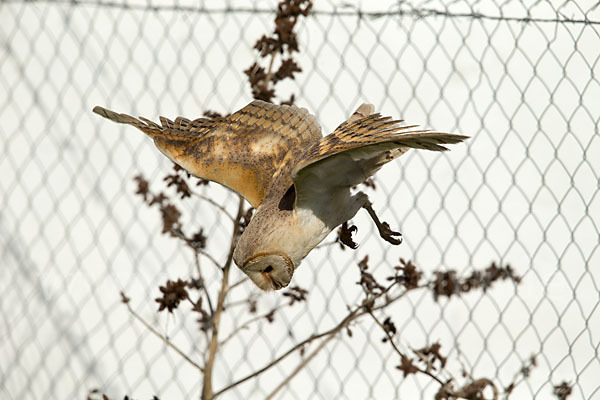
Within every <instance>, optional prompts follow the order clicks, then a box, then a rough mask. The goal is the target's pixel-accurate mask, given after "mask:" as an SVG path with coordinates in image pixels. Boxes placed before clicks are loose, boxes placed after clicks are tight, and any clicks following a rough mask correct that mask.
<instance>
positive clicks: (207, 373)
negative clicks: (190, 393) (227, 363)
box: [202, 196, 244, 400]
mask: <svg viewBox="0 0 600 400" xmlns="http://www.w3.org/2000/svg"><path fill="white" fill-rule="evenodd" d="M243 215H244V198H243V197H242V196H239V205H238V212H237V216H236V218H235V220H234V221H233V222H234V223H233V230H232V233H231V243H230V244H229V254H228V255H227V261H225V264H224V265H223V278H222V281H221V289H220V290H219V295H218V297H217V307H216V309H215V313H214V316H213V324H212V336H211V338H210V344H209V347H208V358H207V361H206V364H205V365H206V366H205V368H204V386H203V388H202V400H211V399H213V398H214V396H215V395H213V391H212V371H213V367H214V363H215V357H216V355H217V351H218V350H219V340H218V338H219V326H220V322H221V314H222V312H223V305H224V304H225V297H226V296H227V291H228V290H229V287H228V284H229V270H230V267H231V262H232V261H233V252H234V250H235V246H236V242H237V237H238V235H239V229H238V228H239V223H240V221H241V219H242V216H243Z"/></svg>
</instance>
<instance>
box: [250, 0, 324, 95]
mask: <svg viewBox="0 0 600 400" xmlns="http://www.w3.org/2000/svg"><path fill="white" fill-rule="evenodd" d="M311 8H312V1H311V0H285V1H281V2H280V3H279V5H278V7H277V14H276V15H275V29H274V31H273V33H272V34H271V36H266V35H264V36H262V37H261V38H260V39H258V40H257V42H256V44H255V45H254V48H255V49H256V50H258V52H259V55H260V57H261V58H263V59H264V58H267V57H270V61H269V62H268V69H265V68H264V67H262V66H260V65H259V64H258V63H254V64H252V65H251V66H250V67H249V68H248V69H246V70H245V71H244V73H245V74H246V75H247V76H248V81H249V82H250V86H251V88H252V97H254V98H255V99H258V100H264V101H268V102H271V101H272V100H273V98H274V97H275V87H274V85H275V84H276V83H277V82H279V81H282V80H284V79H287V78H290V79H294V78H295V75H294V74H296V73H297V72H301V71H302V69H301V68H300V66H299V65H298V63H296V61H294V59H293V54H294V53H295V52H298V39H297V36H296V32H295V31H294V28H295V27H296V22H298V18H299V17H300V16H305V17H306V16H307V15H308V13H309V12H310V10H311ZM278 54H279V55H281V56H283V55H284V54H286V55H287V58H284V59H283V60H282V61H281V63H280V65H279V68H278V69H277V71H273V65H274V62H275V56H276V55H278ZM294 100H295V98H294V95H293V94H292V95H291V97H290V98H289V100H287V101H284V102H282V104H293V103H294Z"/></svg>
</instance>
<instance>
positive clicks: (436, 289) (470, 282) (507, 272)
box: [432, 262, 521, 301]
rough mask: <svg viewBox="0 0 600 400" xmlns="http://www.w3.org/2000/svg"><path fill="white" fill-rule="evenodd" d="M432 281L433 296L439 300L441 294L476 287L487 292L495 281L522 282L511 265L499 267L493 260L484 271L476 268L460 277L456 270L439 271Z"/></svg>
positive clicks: (445, 294)
mask: <svg viewBox="0 0 600 400" xmlns="http://www.w3.org/2000/svg"><path fill="white" fill-rule="evenodd" d="M435 276H436V278H435V280H434V281H433V283H432V289H433V297H434V299H435V300H436V301H437V300H438V298H439V297H440V296H446V297H451V296H454V295H457V294H459V293H467V292H470V291H472V290H474V289H482V290H483V292H484V293H485V292H486V291H487V289H489V288H490V287H491V286H492V285H493V284H494V283H495V282H497V281H499V280H507V279H510V280H512V281H513V282H515V283H517V284H518V283H520V282H521V277H519V276H517V275H516V274H515V271H514V270H513V268H512V267H511V266H510V265H506V266H505V267H499V266H498V265H497V264H496V263H495V262H493V263H492V264H491V265H490V266H489V267H487V268H486V269H485V270H484V271H478V270H475V271H473V272H472V273H471V275H469V276H467V277H465V278H462V279H460V278H458V277H457V273H456V270H453V269H452V270H448V271H438V272H436V273H435Z"/></svg>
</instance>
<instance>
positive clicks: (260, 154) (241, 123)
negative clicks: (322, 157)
mask: <svg viewBox="0 0 600 400" xmlns="http://www.w3.org/2000/svg"><path fill="white" fill-rule="evenodd" d="M93 111H94V112H95V113H97V114H99V115H101V116H102V117H104V118H108V119H109V120H111V121H114V122H118V123H124V124H129V125H133V126H135V127H136V128H138V129H140V130H141V131H143V132H144V133H146V134H147V135H148V136H150V137H151V138H152V139H154V143H155V144H156V147H158V149H159V150H160V151H161V152H162V153H163V154H165V155H166V156H167V157H168V158H169V159H171V160H172V161H173V162H175V163H177V164H179V165H180V166H181V167H183V168H184V169H186V170H187V171H188V172H190V173H191V174H193V175H195V176H197V177H200V178H204V179H209V180H212V181H215V182H218V183H220V184H222V185H225V186H227V187H229V188H230V189H232V190H234V191H236V192H238V193H240V194H241V195H242V196H244V197H245V198H246V199H247V200H248V201H249V202H250V203H251V204H252V205H253V206H254V207H258V206H259V205H260V203H261V202H262V201H263V199H264V197H265V195H266V193H267V191H268V189H269V188H270V185H271V182H272V179H273V177H274V175H275V174H276V172H277V171H278V170H279V169H280V168H281V167H282V164H283V163H293V164H295V163H296V159H297V158H299V157H301V155H302V153H303V152H302V151H300V150H298V148H302V149H304V148H306V147H311V146H312V145H313V144H315V143H318V142H319V140H320V139H321V128H320V126H319V124H318V123H317V121H316V119H315V117H314V116H312V115H311V114H309V113H308V111H307V110H306V109H303V108H298V107H295V106H280V105H275V104H270V103H266V102H263V101H259V100H256V101H253V102H252V103H250V104H248V105H247V106H246V107H244V108H242V109H241V110H239V111H237V112H235V113H233V114H231V115H229V116H227V117H217V118H198V119H195V120H189V119H187V118H183V117H177V118H176V119H175V121H172V120H170V119H168V118H165V117H160V118H159V121H160V125H158V124H156V123H155V122H152V121H150V120H148V119H146V118H143V117H140V118H139V119H138V118H134V117H132V116H130V115H127V114H119V113H116V112H114V111H110V110H107V109H105V108H102V107H95V108H94V110H93ZM288 153H292V154H291V156H290V155H288ZM286 155H288V156H287V157H286Z"/></svg>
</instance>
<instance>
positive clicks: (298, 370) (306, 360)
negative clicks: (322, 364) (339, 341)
mask: <svg viewBox="0 0 600 400" xmlns="http://www.w3.org/2000/svg"><path fill="white" fill-rule="evenodd" d="M338 332H339V331H338ZM336 333H337V332H336ZM334 337H335V334H331V335H329V336H328V337H326V338H325V339H323V340H322V341H321V343H319V345H318V346H317V348H316V349H314V350H313V351H312V352H311V353H310V354H309V355H308V356H307V357H306V358H305V359H304V360H302V362H301V363H300V364H298V366H297V367H296V369H294V370H293V371H292V373H291V374H289V375H288V376H287V377H286V378H285V379H284V380H283V381H282V382H281V383H280V384H279V385H277V387H276V388H275V389H274V390H273V391H272V392H271V393H270V394H269V395H268V396H267V397H265V400H270V399H272V398H273V397H275V395H276V394H277V392H279V391H280V390H281V389H282V388H283V387H284V386H285V385H287V384H288V383H289V382H290V381H291V380H292V379H293V378H294V377H295V376H296V375H297V374H298V372H300V371H302V369H303V368H304V367H306V366H307V365H308V363H309V362H310V361H311V360H312V359H313V358H315V356H316V355H317V354H318V353H319V352H320V351H321V350H322V349H323V348H324V347H325V345H326V344H327V343H328V342H329V341H330V340H331V339H333V338H334Z"/></svg>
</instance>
